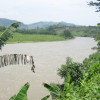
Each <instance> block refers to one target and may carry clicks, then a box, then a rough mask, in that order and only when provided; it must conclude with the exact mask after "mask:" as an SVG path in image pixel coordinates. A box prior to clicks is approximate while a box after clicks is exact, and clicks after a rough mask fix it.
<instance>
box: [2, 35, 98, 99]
mask: <svg viewBox="0 0 100 100" xmlns="http://www.w3.org/2000/svg"><path fill="white" fill-rule="evenodd" d="M94 46H96V42H95V41H94V39H93V38H88V37H77V38H75V39H73V40H67V41H58V42H37V43H18V44H7V45H5V47H3V48H2V51H0V55H3V54H10V53H12V54H13V53H18V54H21V53H22V54H29V55H32V56H33V57H34V61H35V66H36V68H35V72H36V73H35V74H34V73H33V72H32V71H31V70H30V67H31V66H23V65H20V66H17V65H16V66H8V67H4V68H1V69H0V100H8V99H9V98H10V97H11V96H13V95H14V94H16V93H18V91H19V89H20V87H21V86H23V85H24V84H25V83H26V82H29V83H30V88H29V90H28V99H29V100H40V99H41V98H42V97H44V96H46V95H47V94H49V92H48V91H47V90H46V89H45V88H44V87H43V86H42V83H43V82H47V83H51V82H55V83H58V82H59V83H61V82H63V80H62V79H60V77H59V76H57V69H58V68H59V67H60V66H61V64H65V61H66V57H67V56H69V57H72V58H73V60H74V61H78V62H82V60H83V59H84V58H85V57H88V56H89V54H91V53H93V52H95V51H93V50H92V49H91V48H92V47H94Z"/></svg>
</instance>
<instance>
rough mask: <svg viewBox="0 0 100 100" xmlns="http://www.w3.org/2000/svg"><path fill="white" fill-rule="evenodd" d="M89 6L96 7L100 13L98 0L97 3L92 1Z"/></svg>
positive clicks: (99, 0) (99, 1)
mask: <svg viewBox="0 0 100 100" xmlns="http://www.w3.org/2000/svg"><path fill="white" fill-rule="evenodd" d="M89 5H90V6H96V9H97V10H96V12H100V0H97V2H93V1H90V2H89Z"/></svg>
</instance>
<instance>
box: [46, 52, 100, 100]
mask: <svg viewBox="0 0 100 100" xmlns="http://www.w3.org/2000/svg"><path fill="white" fill-rule="evenodd" d="M73 63H74V67H76V65H78V67H79V66H80V67H79V68H80V70H81V72H83V74H82V77H81V75H79V76H80V77H79V78H77V77H75V78H76V80H78V79H79V80H78V81H77V84H76V80H74V78H72V77H73V75H71V73H70V71H71V69H72V70H73V71H72V72H73V74H74V75H75V73H77V72H78V71H76V68H74V69H73ZM69 66H70V69H69V68H68V67H69ZM84 67H85V68H86V71H84ZM61 69H62V66H61ZM61 69H60V70H59V72H61V73H62V70H61ZM66 69H67V70H66ZM64 71H65V72H67V74H66V73H64ZM68 72H69V73H68ZM74 72H75V73H74ZM61 73H60V76H61V77H65V81H64V83H63V84H61V85H60V84H54V83H52V84H51V86H52V88H53V90H54V89H55V90H56V91H58V92H59V93H60V96H58V95H56V94H53V93H52V92H51V91H50V92H51V96H52V100H99V99H100V80H99V79H100V53H94V54H92V55H90V56H89V58H86V59H85V60H84V61H83V63H81V64H79V63H76V62H72V59H71V58H69V57H68V60H67V62H66V65H64V69H63V73H64V74H61ZM77 74H80V73H77ZM75 76H76V75H75ZM72 79H73V81H72ZM71 81H72V82H71ZM46 88H47V87H46Z"/></svg>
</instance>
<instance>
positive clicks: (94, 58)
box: [82, 52, 100, 72]
mask: <svg viewBox="0 0 100 100" xmlns="http://www.w3.org/2000/svg"><path fill="white" fill-rule="evenodd" d="M96 61H98V62H100V53H98V52H97V53H94V54H92V55H90V56H89V58H85V59H84V60H83V67H82V70H83V71H85V72H87V70H88V69H89V67H90V66H91V65H92V64H93V63H95V62H96Z"/></svg>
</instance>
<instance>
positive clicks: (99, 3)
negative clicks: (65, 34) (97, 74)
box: [89, 0, 100, 52]
mask: <svg viewBox="0 0 100 100" xmlns="http://www.w3.org/2000/svg"><path fill="white" fill-rule="evenodd" d="M89 5H90V6H96V9H97V10H96V12H100V0H97V2H93V1H91V2H90V3H89ZM98 25H100V23H98ZM96 40H97V41H98V43H97V47H96V49H97V51H98V52H100V32H98V35H97V37H96Z"/></svg>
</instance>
